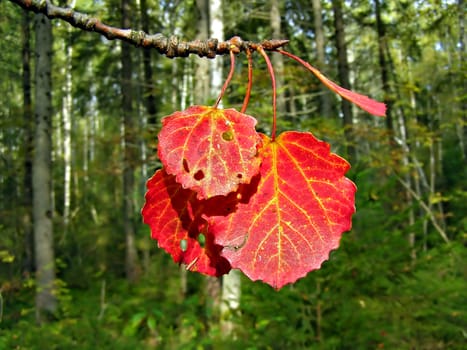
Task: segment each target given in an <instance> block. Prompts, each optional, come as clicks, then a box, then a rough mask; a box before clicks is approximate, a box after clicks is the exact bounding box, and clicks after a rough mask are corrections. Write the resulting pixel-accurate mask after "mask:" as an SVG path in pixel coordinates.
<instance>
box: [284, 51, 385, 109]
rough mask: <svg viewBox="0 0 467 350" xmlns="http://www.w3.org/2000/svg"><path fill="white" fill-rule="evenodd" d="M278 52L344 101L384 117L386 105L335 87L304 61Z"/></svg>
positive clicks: (334, 84)
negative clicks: (313, 76) (312, 75)
mask: <svg viewBox="0 0 467 350" xmlns="http://www.w3.org/2000/svg"><path fill="white" fill-rule="evenodd" d="M278 52H280V53H281V54H283V55H285V56H288V57H290V58H292V59H294V60H296V61H297V62H299V63H300V64H301V65H303V66H304V67H305V68H306V69H308V70H309V71H310V72H311V73H313V74H314V75H315V76H316V77H317V78H318V79H319V80H320V81H321V82H322V83H323V84H324V85H326V86H327V87H328V88H329V89H331V90H332V91H334V92H335V93H337V94H339V95H340V96H342V97H343V98H345V99H346V100H349V101H350V102H352V103H355V104H356V105H357V106H359V107H360V108H361V109H363V110H364V111H367V112H368V113H370V114H373V115H377V116H380V117H383V116H385V115H386V104H384V103H382V102H378V101H375V100H373V99H371V98H369V97H368V96H365V95H361V94H358V93H356V92H353V91H350V90H348V89H345V88H343V87H341V86H339V85H337V84H336V83H335V82H333V81H332V80H330V79H328V78H327V77H326V76H324V74H322V73H321V72H320V71H319V70H318V69H316V68H315V67H313V66H312V65H311V64H309V63H308V62H306V61H305V60H302V59H301V58H300V57H297V56H295V55H293V54H291V53H290V52H287V51H284V50H278Z"/></svg>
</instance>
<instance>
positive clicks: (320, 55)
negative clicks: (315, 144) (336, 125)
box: [312, 0, 332, 117]
mask: <svg viewBox="0 0 467 350" xmlns="http://www.w3.org/2000/svg"><path fill="white" fill-rule="evenodd" d="M312 5H313V23H314V31H315V44H316V66H317V67H318V69H319V70H321V71H322V72H325V71H326V69H325V67H326V58H325V42H324V28H323V15H322V8H321V1H320V0H312ZM320 89H321V91H320V114H321V116H322V117H330V116H331V111H332V108H331V96H330V93H329V89H328V88H326V87H325V86H324V85H322V84H320Z"/></svg>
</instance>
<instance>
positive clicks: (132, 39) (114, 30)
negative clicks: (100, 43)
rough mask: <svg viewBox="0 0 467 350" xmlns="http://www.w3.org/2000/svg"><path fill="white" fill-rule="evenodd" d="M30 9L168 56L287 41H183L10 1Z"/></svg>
mask: <svg viewBox="0 0 467 350" xmlns="http://www.w3.org/2000/svg"><path fill="white" fill-rule="evenodd" d="M10 2H12V3H14V4H17V5H19V6H21V7H22V8H24V9H25V10H27V11H31V12H35V13H42V14H44V15H45V16H47V17H48V18H49V19H61V20H63V21H65V22H68V23H69V24H71V25H72V26H73V27H76V28H79V29H81V30H84V31H88V32H96V33H98V34H101V35H103V36H104V37H106V38H107V39H109V40H122V41H125V42H127V43H130V44H132V45H134V46H136V47H144V48H154V49H156V50H157V51H158V52H159V53H160V54H162V55H165V56H167V57H169V58H175V57H187V56H189V55H190V54H196V55H198V56H200V57H208V58H214V57H216V56H218V55H225V54H228V53H229V52H230V50H234V52H235V53H239V52H246V51H247V50H250V51H254V50H257V49H258V48H259V47H262V48H263V49H264V50H265V51H275V50H277V49H278V48H281V47H283V46H284V45H286V44H287V43H288V42H289V41H288V40H282V39H277V40H264V41H263V42H261V43H255V42H251V41H245V40H242V39H241V38H239V37H234V38H232V39H230V40H227V41H219V40H217V39H206V40H193V41H183V40H180V39H179V38H178V37H177V36H169V37H167V36H165V35H163V34H160V33H157V34H148V33H146V32H144V31H142V30H134V29H125V28H118V27H113V26H110V25H107V24H105V23H102V22H101V21H100V20H99V19H98V18H95V17H91V16H89V15H87V14H85V13H82V12H78V11H75V10H74V9H72V8H65V7H60V6H55V5H53V4H52V3H50V1H48V0H10Z"/></svg>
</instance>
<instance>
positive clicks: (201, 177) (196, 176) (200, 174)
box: [193, 170, 204, 181]
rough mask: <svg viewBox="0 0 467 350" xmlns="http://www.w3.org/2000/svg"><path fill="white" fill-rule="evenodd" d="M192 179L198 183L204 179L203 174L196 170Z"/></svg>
mask: <svg viewBox="0 0 467 350" xmlns="http://www.w3.org/2000/svg"><path fill="white" fill-rule="evenodd" d="M193 177H194V178H195V180H197V181H200V180H202V179H204V173H203V171H202V170H198V171H197V172H196V174H195V175H194V176H193Z"/></svg>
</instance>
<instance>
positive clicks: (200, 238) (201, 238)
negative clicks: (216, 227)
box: [198, 233, 206, 248]
mask: <svg viewBox="0 0 467 350" xmlns="http://www.w3.org/2000/svg"><path fill="white" fill-rule="evenodd" d="M198 243H199V245H200V246H201V248H204V246H205V244H206V236H205V235H203V234H202V233H200V234H199V235H198Z"/></svg>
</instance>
